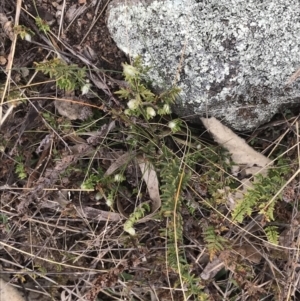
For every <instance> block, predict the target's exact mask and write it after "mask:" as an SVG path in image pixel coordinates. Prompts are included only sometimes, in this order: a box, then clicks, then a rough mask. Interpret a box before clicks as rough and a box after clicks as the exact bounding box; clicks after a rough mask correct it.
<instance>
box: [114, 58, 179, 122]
mask: <svg viewBox="0 0 300 301" xmlns="http://www.w3.org/2000/svg"><path fill="white" fill-rule="evenodd" d="M147 71H148V69H145V68H143V67H142V64H141V59H140V58H139V57H138V58H136V59H135V60H134V63H133V65H128V64H123V74H124V76H125V80H126V82H127V83H128V87H126V88H121V90H119V91H117V92H116V94H118V95H119V96H120V98H123V99H126V100H128V102H127V106H128V109H127V110H125V113H126V114H127V115H132V116H143V117H144V118H145V119H146V120H149V119H151V118H153V117H154V116H156V115H157V114H158V115H166V114H170V113H171V104H173V103H174V101H175V99H176V97H177V96H178V94H179V92H180V89H179V88H177V87H173V88H171V89H169V90H167V91H165V92H164V93H161V94H160V95H155V94H154V93H152V92H151V91H150V89H149V88H148V87H147V86H146V85H145V82H146V77H147V75H146V73H147Z"/></svg>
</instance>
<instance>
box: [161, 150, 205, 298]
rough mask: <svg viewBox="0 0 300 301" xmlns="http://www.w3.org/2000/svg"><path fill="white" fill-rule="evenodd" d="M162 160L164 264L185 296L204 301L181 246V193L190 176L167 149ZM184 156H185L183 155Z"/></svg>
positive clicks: (198, 280)
mask: <svg viewBox="0 0 300 301" xmlns="http://www.w3.org/2000/svg"><path fill="white" fill-rule="evenodd" d="M162 152H163V155H164V160H161V162H160V164H161V181H162V186H161V191H162V194H161V199H162V207H161V215H162V216H163V217H167V225H166V228H165V229H162V230H161V232H162V235H163V236H165V237H166V238H167V239H168V244H167V259H168V265H169V267H170V268H172V269H173V270H174V271H175V272H177V273H178V275H179V278H180V282H181V285H183V286H185V287H187V290H188V291H187V294H188V295H193V296H195V297H196V298H197V299H196V300H203V301H204V300H208V296H207V295H206V294H205V293H204V292H203V288H202V287H201V285H200V282H201V281H200V279H198V278H197V277H196V276H195V275H193V274H191V273H190V269H191V267H190V265H189V264H188V262H187V260H186V257H185V254H184V249H182V248H181V246H182V245H183V219H182V216H181V209H182V201H183V199H182V191H183V189H185V188H186V187H187V185H188V181H189V180H190V174H189V173H188V172H185V171H183V165H182V164H180V160H179V159H178V158H177V157H174V155H173V154H172V152H171V151H170V150H168V148H167V147H164V146H163V147H162ZM187 157H188V155H187Z"/></svg>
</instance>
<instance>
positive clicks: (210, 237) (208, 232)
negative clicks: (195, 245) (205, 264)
mask: <svg viewBox="0 0 300 301" xmlns="http://www.w3.org/2000/svg"><path fill="white" fill-rule="evenodd" d="M203 236H204V241H205V242H206V247H207V249H208V253H209V258H210V260H212V259H213V258H214V256H215V255H216V253H218V252H220V251H222V250H224V249H225V246H226V245H227V244H228V241H227V239H225V238H224V237H222V236H221V235H219V234H217V232H216V230H215V228H214V227H213V226H208V227H207V228H206V229H205V230H204V231H203Z"/></svg>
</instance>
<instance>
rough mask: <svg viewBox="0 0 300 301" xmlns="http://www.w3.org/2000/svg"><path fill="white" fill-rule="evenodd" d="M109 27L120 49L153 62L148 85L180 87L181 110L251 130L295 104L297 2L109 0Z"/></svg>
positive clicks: (299, 13) (298, 39) (299, 48)
mask: <svg viewBox="0 0 300 301" xmlns="http://www.w3.org/2000/svg"><path fill="white" fill-rule="evenodd" d="M107 14H108V15H107V20H108V21H107V25H108V28H109V30H110V33H111V36H112V38H113V39H114V40H115V41H116V43H117V45H118V47H119V48H120V49H121V50H123V51H124V52H125V53H127V54H128V55H130V56H131V57H132V58H134V57H136V56H138V55H139V56H141V57H142V61H143V63H144V64H145V65H146V66H151V67H152V68H151V71H150V74H149V75H150V78H151V80H152V82H153V86H154V88H159V89H164V88H165V87H170V86H171V85H173V84H176V85H178V86H179V87H180V88H181V89H182V92H181V94H180V99H178V103H177V106H175V111H176V108H177V113H180V115H181V116H182V115H194V119H195V115H202V116H203V115H210V116H215V117H217V118H219V119H222V120H223V121H225V122H226V123H227V124H229V125H231V126H232V127H234V128H235V129H238V130H243V129H252V128H254V127H256V126H258V125H260V124H262V123H264V122H266V121H268V120H269V119H270V118H271V117H272V116H273V115H274V114H275V113H276V112H278V110H279V109H280V108H282V107H283V106H290V105H292V104H295V103H297V102H299V100H300V98H299V96H300V93H299V92H298V91H299V87H300V84H299V82H297V81H295V82H294V83H293V84H292V85H289V86H288V85H286V82H287V81H288V79H289V78H290V76H291V75H292V74H293V73H294V72H295V71H296V70H297V69H298V68H299V66H300V62H299V61H300V55H299V53H300V36H299V34H298V33H299V32H300V31H299V30H300V6H299V2H298V1H296V0H291V1H288V2H287V1H284V0H265V1H260V0H142V1H136V0H127V1H123V0H113V1H112V2H111V3H110V4H109V7H108V12H107Z"/></svg>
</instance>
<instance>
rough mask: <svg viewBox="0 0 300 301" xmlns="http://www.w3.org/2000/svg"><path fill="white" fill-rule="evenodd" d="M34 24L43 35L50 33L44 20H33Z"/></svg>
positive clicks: (37, 18) (39, 18) (38, 18)
mask: <svg viewBox="0 0 300 301" xmlns="http://www.w3.org/2000/svg"><path fill="white" fill-rule="evenodd" d="M35 24H36V26H37V27H38V29H39V30H40V31H42V32H44V33H48V32H50V26H49V24H47V22H46V21H45V20H43V19H42V18H41V17H36V18H35Z"/></svg>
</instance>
